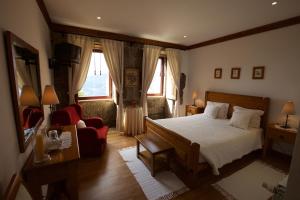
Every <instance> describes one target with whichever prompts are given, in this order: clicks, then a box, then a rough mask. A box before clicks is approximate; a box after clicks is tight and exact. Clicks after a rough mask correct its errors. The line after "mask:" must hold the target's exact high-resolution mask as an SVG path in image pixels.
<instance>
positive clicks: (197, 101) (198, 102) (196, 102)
mask: <svg viewBox="0 0 300 200" xmlns="http://www.w3.org/2000/svg"><path fill="white" fill-rule="evenodd" d="M195 104H196V106H198V107H204V102H203V101H202V99H196V101H195Z"/></svg>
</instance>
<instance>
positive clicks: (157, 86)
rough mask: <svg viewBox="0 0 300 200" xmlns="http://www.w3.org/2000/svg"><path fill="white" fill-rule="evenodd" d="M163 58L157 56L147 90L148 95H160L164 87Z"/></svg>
mask: <svg viewBox="0 0 300 200" xmlns="http://www.w3.org/2000/svg"><path fill="white" fill-rule="evenodd" d="M164 63H165V59H164V58H159V59H158V62H157V65H156V69H155V73H154V76H153V79H152V82H151V85H150V87H149V89H148V91H147V95H148V96H162V95H163V88H164Z"/></svg>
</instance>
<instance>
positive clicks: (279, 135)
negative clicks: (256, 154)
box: [263, 124, 297, 157]
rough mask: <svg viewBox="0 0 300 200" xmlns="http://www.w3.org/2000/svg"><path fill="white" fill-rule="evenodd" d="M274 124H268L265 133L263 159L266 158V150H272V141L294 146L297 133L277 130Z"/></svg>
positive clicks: (281, 129)
mask: <svg viewBox="0 0 300 200" xmlns="http://www.w3.org/2000/svg"><path fill="white" fill-rule="evenodd" d="M275 125H276V124H269V125H268V128H267V132H266V137H265V143H264V149H263V157H266V155H267V153H268V150H269V149H271V148H272V144H273V141H276V142H284V143H288V144H294V143H295V140H296V136H297V133H296V132H293V131H290V130H288V129H283V128H277V127H276V126H275Z"/></svg>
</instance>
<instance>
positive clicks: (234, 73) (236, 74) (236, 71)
mask: <svg viewBox="0 0 300 200" xmlns="http://www.w3.org/2000/svg"><path fill="white" fill-rule="evenodd" d="M240 76H241V68H240V67H233V68H231V79H240Z"/></svg>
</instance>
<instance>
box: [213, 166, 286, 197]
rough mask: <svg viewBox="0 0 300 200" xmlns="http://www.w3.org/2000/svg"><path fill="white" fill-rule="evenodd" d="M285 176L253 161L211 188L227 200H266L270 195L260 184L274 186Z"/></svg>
mask: <svg viewBox="0 0 300 200" xmlns="http://www.w3.org/2000/svg"><path fill="white" fill-rule="evenodd" d="M285 176H286V175H285V174H284V173H283V172H281V171H280V170H277V169H274V168H272V167H271V166H269V165H267V164H265V163H263V162H261V161H255V162H253V163H251V164H250V165H248V166H247V167H245V168H243V169H241V170H239V171H237V172H235V173H234V174H232V175H230V176H228V177H226V178H224V179H222V180H220V181H219V182H217V183H215V184H214V185H213V186H214V187H215V188H216V189H217V190H219V191H220V192H221V193H222V194H223V195H224V196H225V197H226V198H227V199H234V200H267V199H269V198H270V197H271V196H272V193H271V192H269V191H267V190H266V189H265V188H263V187H262V184H263V183H267V184H270V185H273V186H276V185H277V184H278V183H279V182H280V181H281V180H282V179H283V178H284V177H285Z"/></svg>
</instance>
